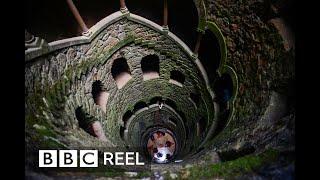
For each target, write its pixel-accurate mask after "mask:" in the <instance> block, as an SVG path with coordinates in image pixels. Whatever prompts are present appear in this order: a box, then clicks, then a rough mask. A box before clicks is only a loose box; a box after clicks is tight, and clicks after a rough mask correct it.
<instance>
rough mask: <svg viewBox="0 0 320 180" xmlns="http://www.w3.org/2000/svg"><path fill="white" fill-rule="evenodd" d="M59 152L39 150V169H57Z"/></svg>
mask: <svg viewBox="0 0 320 180" xmlns="http://www.w3.org/2000/svg"><path fill="white" fill-rule="evenodd" d="M57 166H58V156H57V150H39V167H57Z"/></svg>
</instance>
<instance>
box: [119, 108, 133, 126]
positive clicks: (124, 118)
mask: <svg viewBox="0 0 320 180" xmlns="http://www.w3.org/2000/svg"><path fill="white" fill-rule="evenodd" d="M132 115H133V112H132V111H127V112H126V113H124V115H123V116H122V121H123V123H124V125H126V124H127V122H128V120H129V119H130V117H131V116H132Z"/></svg>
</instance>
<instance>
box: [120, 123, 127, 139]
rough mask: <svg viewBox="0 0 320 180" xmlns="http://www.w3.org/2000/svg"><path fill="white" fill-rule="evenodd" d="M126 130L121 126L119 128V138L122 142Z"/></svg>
mask: <svg viewBox="0 0 320 180" xmlns="http://www.w3.org/2000/svg"><path fill="white" fill-rule="evenodd" d="M125 130H126V129H125V128H124V127H123V126H120V138H121V139H122V140H124V131H125Z"/></svg>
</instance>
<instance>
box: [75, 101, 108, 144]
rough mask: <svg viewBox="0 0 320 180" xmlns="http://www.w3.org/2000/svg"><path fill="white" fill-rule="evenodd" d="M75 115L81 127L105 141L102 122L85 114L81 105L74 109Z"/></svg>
mask: <svg viewBox="0 0 320 180" xmlns="http://www.w3.org/2000/svg"><path fill="white" fill-rule="evenodd" d="M75 115H76V118H77V120H78V123H79V127H80V128H81V129H83V130H84V131H85V132H87V133H88V134H90V135H91V136H93V137H96V138H98V139H99V140H101V141H107V137H106V135H105V133H104V130H103V127H102V124H101V123H100V122H99V121H98V120H97V119H96V118H94V117H93V116H91V115H89V114H87V113H86V112H85V111H84V110H83V109H82V106H80V107H78V108H77V109H76V110H75Z"/></svg>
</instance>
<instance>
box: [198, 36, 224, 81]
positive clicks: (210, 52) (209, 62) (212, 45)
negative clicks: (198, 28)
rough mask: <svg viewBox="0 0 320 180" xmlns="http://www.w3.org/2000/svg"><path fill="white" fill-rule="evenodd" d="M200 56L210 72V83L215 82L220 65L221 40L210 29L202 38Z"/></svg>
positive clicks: (205, 67)
mask: <svg viewBox="0 0 320 180" xmlns="http://www.w3.org/2000/svg"><path fill="white" fill-rule="evenodd" d="M198 58H199V60H200V61H201V63H202V65H203V67H204V69H205V70H206V72H207V74H208V78H209V81H210V83H213V82H214V80H215V78H216V71H217V69H218V68H219V65H220V60H221V53H220V45H219V41H218V39H217V37H216V36H215V35H214V33H213V32H211V31H210V30H207V31H206V33H205V34H204V35H203V37H202V39H201V44H200V48H199V52H198Z"/></svg>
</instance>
